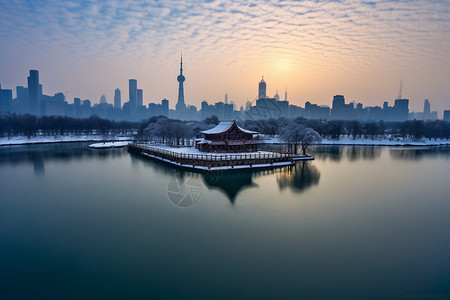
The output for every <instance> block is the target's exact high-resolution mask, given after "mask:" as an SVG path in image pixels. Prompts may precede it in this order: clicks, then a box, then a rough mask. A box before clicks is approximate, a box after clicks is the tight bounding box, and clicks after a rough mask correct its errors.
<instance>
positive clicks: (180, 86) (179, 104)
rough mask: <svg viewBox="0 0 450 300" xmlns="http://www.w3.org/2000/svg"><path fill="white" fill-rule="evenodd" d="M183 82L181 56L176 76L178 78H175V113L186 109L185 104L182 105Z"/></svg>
mask: <svg viewBox="0 0 450 300" xmlns="http://www.w3.org/2000/svg"><path fill="white" fill-rule="evenodd" d="M185 80H186V78H185V77H184V76H183V56H181V62H180V75H178V77H177V81H178V102H177V105H175V109H176V110H177V111H184V110H185V109H186V103H184V88H183V83H184V81H185Z"/></svg>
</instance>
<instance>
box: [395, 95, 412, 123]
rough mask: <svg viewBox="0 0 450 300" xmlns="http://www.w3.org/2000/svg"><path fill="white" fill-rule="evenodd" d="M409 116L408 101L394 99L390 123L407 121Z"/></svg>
mask: <svg viewBox="0 0 450 300" xmlns="http://www.w3.org/2000/svg"><path fill="white" fill-rule="evenodd" d="M408 115H409V99H396V100H395V104H394V107H393V116H392V121H400V122H401V121H407V120H408Z"/></svg>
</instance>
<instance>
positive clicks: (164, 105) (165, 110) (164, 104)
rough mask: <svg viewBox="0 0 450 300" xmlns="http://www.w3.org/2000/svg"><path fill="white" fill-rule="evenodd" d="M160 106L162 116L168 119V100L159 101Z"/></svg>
mask: <svg viewBox="0 0 450 300" xmlns="http://www.w3.org/2000/svg"><path fill="white" fill-rule="evenodd" d="M161 106H162V115H163V116H165V117H168V116H169V100H167V99H166V98H164V99H163V100H162V101H161Z"/></svg>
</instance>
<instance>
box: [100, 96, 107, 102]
mask: <svg viewBox="0 0 450 300" xmlns="http://www.w3.org/2000/svg"><path fill="white" fill-rule="evenodd" d="M100 103H106V95H102V96H101V97H100Z"/></svg>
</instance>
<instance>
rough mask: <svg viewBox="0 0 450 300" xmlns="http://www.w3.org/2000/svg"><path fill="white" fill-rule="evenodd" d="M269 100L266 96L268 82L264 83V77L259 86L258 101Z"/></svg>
mask: <svg viewBox="0 0 450 300" xmlns="http://www.w3.org/2000/svg"><path fill="white" fill-rule="evenodd" d="M263 98H267V96H266V82H265V81H264V76H263V77H262V79H261V81H260V82H259V85H258V99H263Z"/></svg>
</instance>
